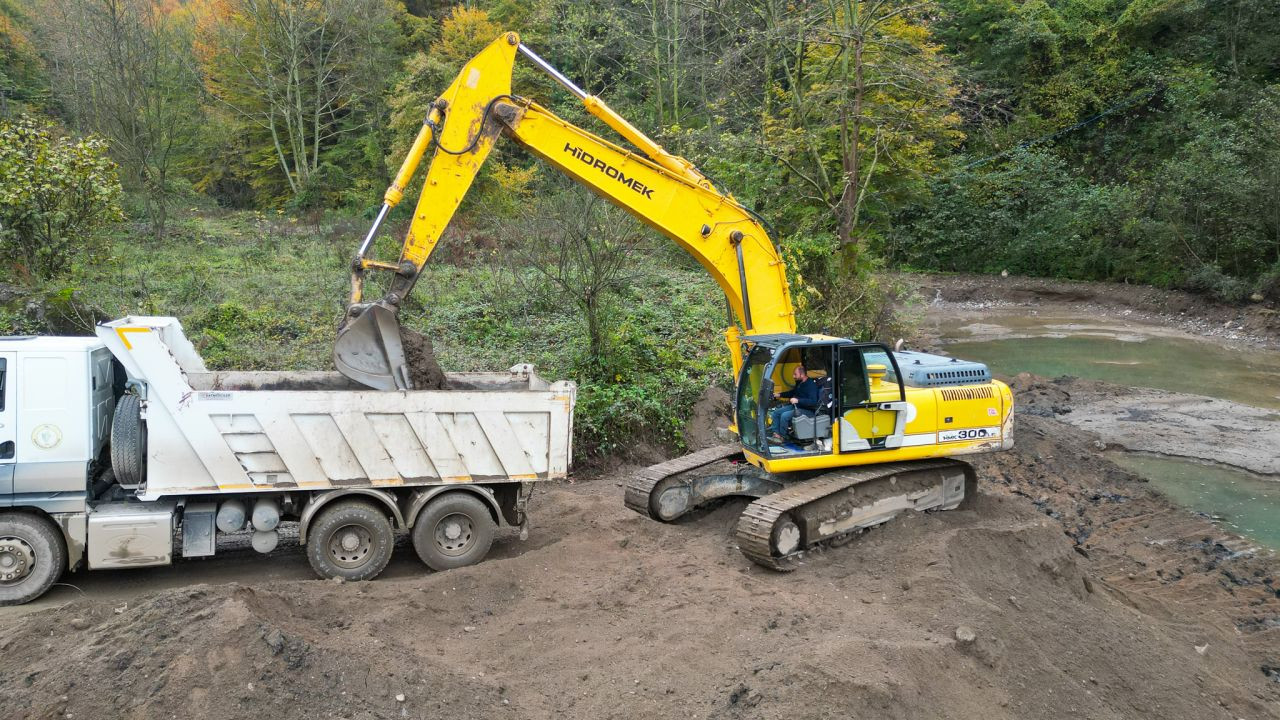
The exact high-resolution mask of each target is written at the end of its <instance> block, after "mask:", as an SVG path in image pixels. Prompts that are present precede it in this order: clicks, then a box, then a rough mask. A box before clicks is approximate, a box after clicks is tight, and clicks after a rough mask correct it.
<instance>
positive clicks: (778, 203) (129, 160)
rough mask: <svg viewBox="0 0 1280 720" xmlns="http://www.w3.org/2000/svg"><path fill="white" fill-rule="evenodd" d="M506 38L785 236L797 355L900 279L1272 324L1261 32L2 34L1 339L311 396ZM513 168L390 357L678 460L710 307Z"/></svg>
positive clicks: (425, 285) (552, 19) (700, 9)
mask: <svg viewBox="0 0 1280 720" xmlns="http://www.w3.org/2000/svg"><path fill="white" fill-rule="evenodd" d="M504 30H515V31H517V32H519V33H520V34H521V37H522V40H523V42H525V43H526V44H528V45H529V46H530V47H532V48H534V49H536V51H537V52H538V53H539V54H540V55H541V56H543V57H544V58H546V59H548V60H549V61H550V62H552V63H553V64H555V65H556V66H557V67H558V68H559V69H560V70H561V71H562V72H564V73H565V74H566V75H567V76H568V77H570V78H572V79H573V80H574V81H575V82H577V83H578V84H579V85H581V86H583V87H584V88H586V89H587V90H588V91H589V92H592V93H594V94H596V95H598V96H600V97H602V98H604V99H605V100H606V101H607V102H608V103H609V104H610V105H611V106H612V107H614V108H615V109H616V110H618V111H619V112H620V113H622V114H623V115H624V116H625V117H627V118H629V119H630V120H631V121H632V123H633V124H635V125H636V126H638V127H640V128H641V129H643V130H644V131H645V132H647V133H649V134H650V135H651V136H652V137H654V138H655V139H657V140H658V141H659V142H660V143H662V144H663V146H664V147H666V148H667V149H668V150H670V151H672V152H675V153H677V154H680V155H683V156H684V157H686V158H688V159H690V160H691V161H693V162H694V163H695V164H696V165H698V167H699V168H701V169H702V170H703V171H704V172H705V173H706V174H707V175H708V176H709V177H711V178H713V179H714V180H715V181H716V182H717V183H718V184H719V185H720V186H721V187H724V188H726V189H728V190H729V191H731V192H732V193H733V194H734V195H735V196H736V197H737V198H738V199H739V200H740V201H741V202H743V203H744V204H745V205H747V206H748V207H750V208H752V209H754V210H755V211H756V212H758V213H759V214H760V215H761V216H762V217H764V218H765V219H766V220H767V221H768V222H769V223H770V232H771V234H772V235H773V239H774V240H775V242H777V243H778V244H779V245H780V246H781V248H782V250H783V253H784V256H785V258H786V259H787V262H788V270H789V272H790V274H791V279H792V287H793V291H794V292H795V293H796V302H797V307H798V308H799V310H800V321H801V322H800V324H801V329H802V330H806V331H817V330H819V329H829V330H831V331H833V332H837V333H840V334H844V335H847V336H851V337H870V336H880V337H883V336H886V335H888V334H892V333H894V332H896V331H897V330H898V329H899V327H900V325H901V323H902V322H904V321H903V319H902V317H901V316H900V315H894V314H893V313H892V312H891V310H890V305H891V303H893V302H894V301H895V300H901V298H903V297H904V296H906V295H909V291H910V282H909V280H904V279H903V278H909V275H903V274H901V273H898V272H894V273H888V272H886V271H913V270H921V271H966V272H980V273H1000V272H1003V271H1007V272H1008V273H1013V274H1022V275H1037V276H1048V277H1058V278H1074V279H1089V280H1105V281H1115V282H1126V283H1141V284H1149V285H1154V286H1158V287H1168V288H1183V289H1188V290H1192V291H1194V292H1200V293H1204V294H1206V295H1209V296H1211V297H1212V298H1214V299H1215V300H1217V301H1220V302H1226V303H1250V302H1263V301H1268V300H1269V301H1275V300H1277V299H1280V202H1278V201H1277V197H1276V194H1277V193H1276V190H1277V187H1280V8H1277V7H1276V5H1275V3H1274V2H1273V1H1271V0H920V1H914V0H820V1H813V2H810V1H805V0H800V1H795V0H792V1H782V0H492V1H490V2H477V3H468V4H462V5H455V4H451V3H441V2H431V1H430V0H407V2H399V1H395V0H187V1H185V2H183V1H180V0H0V248H2V251H0V252H2V254H0V267H2V268H3V270H2V271H0V272H2V275H0V277H2V278H3V284H2V285H0V326H2V327H3V329H4V330H6V331H11V332H13V331H48V330H61V329H63V328H59V327H54V326H55V325H57V323H56V322H55V319H56V317H57V316H62V317H70V318H71V321H72V322H71V324H72V325H74V324H76V322H79V323H80V324H81V325H83V323H84V321H85V319H86V318H91V317H92V316H95V315H100V314H103V315H111V314H120V313H125V312H148V313H161V314H174V315H178V316H179V317H181V318H183V321H184V323H186V324H187V325H188V326H189V328H190V329H191V330H192V331H193V333H194V336H195V337H196V338H198V345H199V346H200V348H201V351H202V353H203V354H204V355H205V357H206V359H207V360H208V361H209V363H210V364H211V365H213V366H216V367H240V368H254V367H264V368H265V367H270V368H277V369H286V368H306V367H320V366H324V364H325V363H327V362H328V348H329V347H330V344H331V340H332V332H333V327H334V324H335V323H336V320H337V318H338V317H339V315H340V313H341V310H342V302H343V298H344V295H345V283H346V272H347V267H348V263H349V259H350V257H351V253H352V252H353V251H354V249H355V246H356V245H357V244H358V242H359V240H360V238H361V236H362V234H363V232H364V230H365V229H366V227H367V223H368V221H369V220H370V219H371V218H372V216H373V213H374V212H376V209H377V206H378V204H379V203H380V201H381V196H382V191H383V190H384V188H385V186H386V185H387V183H388V182H389V180H390V178H391V176H392V175H393V174H394V172H395V170H396V168H397V167H398V166H399V163H400V160H401V158H402V157H403V155H404V153H405V152H406V150H407V148H408V146H409V144H410V143H411V141H412V139H413V137H414V135H415V133H416V132H417V129H418V127H419V126H420V125H421V123H422V119H423V116H424V113H425V111H426V108H427V105H428V103H429V102H430V101H431V100H432V99H433V98H434V97H435V96H436V93H438V92H439V91H440V90H441V89H443V88H444V87H445V86H446V85H447V84H448V83H449V82H450V81H451V80H452V78H453V77H454V75H455V74H456V72H457V69H458V68H459V67H460V66H461V65H462V64H463V63H464V62H465V61H466V60H467V59H468V58H470V57H471V56H472V55H473V54H474V53H475V52H477V51H478V50H479V49H480V48H482V47H484V46H485V45H486V44H488V43H489V42H490V41H492V40H493V39H494V38H495V37H496V36H497V35H498V34H499V33H500V32H502V31H504ZM515 91H516V92H517V93H518V94H521V95H525V96H530V97H534V98H537V99H538V100H539V102H541V103H543V104H544V105H547V106H549V107H551V108H553V109H554V110H555V111H556V112H557V113H559V114H560V115H562V116H563V117H565V118H566V119H569V120H570V121H572V122H575V123H579V124H581V125H583V126H584V127H587V128H589V129H591V130H593V131H595V132H601V133H605V132H607V129H605V128H603V126H602V125H600V124H599V123H597V122H596V121H595V120H594V119H592V118H590V116H588V115H587V114H586V113H585V111H584V110H583V109H582V107H581V105H579V104H578V103H577V102H576V101H575V100H574V98H573V97H572V96H571V95H569V94H568V93H567V92H565V91H564V90H562V89H560V88H559V86H557V85H555V84H553V83H552V82H550V81H549V80H548V79H547V78H546V77H545V76H543V75H541V74H539V73H537V72H536V71H535V70H534V69H533V68H531V67H529V66H528V65H527V64H526V65H523V66H520V67H518V69H517V75H516V88H515ZM499 148H500V149H499V151H498V152H497V153H495V155H494V158H493V159H491V161H490V162H489V163H488V164H487V165H486V166H485V168H484V170H483V172H482V175H481V178H480V180H479V182H478V183H477V185H476V186H475V188H474V189H473V190H472V192H471V194H470V195H469V196H468V198H467V200H466V202H465V203H464V205H463V209H462V212H461V214H460V216H459V217H458V218H456V219H455V222H454V224H453V226H452V227H451V229H450V232H449V234H448V235H447V236H446V238H445V240H444V242H442V244H441V247H440V249H439V250H437V253H436V255H435V256H434V257H433V263H432V266H431V267H430V269H429V271H428V272H427V273H426V274H424V278H423V281H422V282H421V283H420V284H419V288H418V290H417V292H416V294H415V297H414V298H413V300H412V303H411V305H410V306H409V307H407V308H406V318H405V320H406V324H408V325H410V326H413V327H417V328H418V329H422V330H425V331H427V332H428V333H429V334H431V336H432V337H433V338H436V339H437V340H436V342H437V345H438V348H439V350H440V352H441V358H442V361H443V362H444V363H445V365H446V368H447V369H456V370H468V369H481V368H483V369H493V368H495V367H499V368H501V367H505V365H504V363H506V364H509V363H510V361H511V359H512V358H518V359H519V360H520V361H524V360H530V361H534V362H537V363H538V364H539V365H540V366H542V367H544V368H545V369H547V370H549V371H550V373H551V374H553V375H554V374H557V373H559V374H561V375H564V376H571V377H574V378H575V379H578V380H579V381H580V382H581V383H582V385H583V393H582V401H581V403H582V404H581V406H580V427H579V431H578V432H579V435H580V436H581V437H580V440H581V443H580V444H581V451H582V452H584V453H588V454H590V453H594V452H605V451H609V450H612V449H615V448H618V447H621V446H624V445H626V444H628V443H631V442H633V441H635V440H636V439H638V438H639V439H647V440H652V441H655V442H659V443H669V444H677V445H678V444H679V442H680V440H679V427H680V418H681V417H682V413H683V411H684V410H685V409H686V408H687V407H688V406H689V405H690V404H691V403H692V401H693V399H694V398H696V397H697V395H698V394H699V393H700V392H701V390H702V389H704V388H705V387H706V386H707V385H710V384H717V383H724V382H725V381H726V377H725V370H724V368H725V367H726V366H727V356H726V355H725V351H724V349H723V343H722V341H721V340H720V334H719V329H718V328H720V327H723V324H724V312H725V308H724V304H723V300H722V299H721V298H720V297H719V295H718V291H717V289H716V288H715V287H714V286H713V285H712V284H711V283H710V282H709V281H708V280H706V278H705V277H703V275H702V274H701V273H700V271H699V270H698V268H697V266H696V265H695V264H694V263H692V262H691V261H689V260H688V259H687V258H684V257H683V256H682V255H681V254H680V253H679V251H678V250H677V249H676V248H674V247H673V246H671V245H670V244H669V243H666V242H665V241H662V240H661V239H659V238H656V237H654V236H653V234H652V233H651V232H650V231H648V230H646V229H644V228H643V227H642V226H641V225H639V224H638V223H636V222H633V221H630V220H628V219H625V216H623V217H621V218H620V217H619V213H618V212H617V211H615V210H613V209H612V208H609V207H607V206H604V205H603V204H602V203H600V202H599V201H596V200H595V199H593V197H591V196H590V195H589V194H587V193H585V192H584V191H582V190H580V189H578V188H576V187H574V186H573V185H571V184H570V183H568V182H566V181H565V180H563V179H562V178H560V177H558V176H557V175H556V174H555V173H554V172H553V171H551V170H550V169H549V168H546V167H544V166H542V165H540V164H539V162H538V161H537V160H536V159H534V158H533V157H531V156H529V155H526V154H524V153H522V152H521V151H520V150H518V149H517V148H515V147H513V146H512V145H510V144H508V145H505V146H503V145H500V146H499ZM413 201H414V198H412V197H410V198H408V199H407V200H406V202H405V203H403V204H402V206H401V207H400V208H398V209H397V211H396V213H395V214H394V215H393V216H392V222H391V223H390V224H389V225H388V226H386V232H384V234H383V236H382V237H381V238H380V239H379V242H378V246H377V247H378V248H379V251H380V253H381V254H382V255H383V256H384V257H386V256H390V257H394V256H395V254H396V249H397V248H398V246H399V242H400V241H399V237H400V234H401V233H402V232H403V230H404V228H405V226H406V225H407V218H408V217H409V213H410V212H411V209H412V206H413ZM32 297H36V298H38V299H39V302H33V301H32V300H31V298H32ZM50 308H52V309H53V310H50ZM59 308H60V310H58V309H59Z"/></svg>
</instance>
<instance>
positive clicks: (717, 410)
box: [684, 385, 733, 450]
mask: <svg viewBox="0 0 1280 720" xmlns="http://www.w3.org/2000/svg"><path fill="white" fill-rule="evenodd" d="M732 417H733V399H732V398H731V397H729V393H727V392H725V391H724V390H723V389H722V388H719V387H716V386H714V385H713V386H711V387H709V388H707V389H706V390H704V391H703V392H702V395H701V396H700V397H699V398H698V401H697V402H695V403H694V404H693V410H692V412H691V413H690V414H689V421H688V423H687V424H686V425H685V428H684V444H685V445H686V446H687V447H688V448H689V450H701V449H703V448H708V447H711V446H712V445H719V444H721V443H724V442H725V437H724V432H725V431H726V430H727V429H728V427H729V424H730V418H732Z"/></svg>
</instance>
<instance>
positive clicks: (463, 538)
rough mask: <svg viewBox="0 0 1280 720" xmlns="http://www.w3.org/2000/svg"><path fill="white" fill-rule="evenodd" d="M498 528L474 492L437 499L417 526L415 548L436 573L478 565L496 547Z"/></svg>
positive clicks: (458, 493)
mask: <svg viewBox="0 0 1280 720" xmlns="http://www.w3.org/2000/svg"><path fill="white" fill-rule="evenodd" d="M496 531H497V525H496V524H495V523H494V522H493V516H492V515H490V514H489V508H488V507H487V506H486V505H485V504H484V502H482V501H481V500H480V498H478V497H476V496H474V495H471V494H470V493H461V492H450V493H445V494H444V495H440V496H439V497H436V498H435V499H434V500H432V501H431V502H429V503H427V506H426V507H425V508H423V509H422V512H420V513H418V519H417V521H416V522H414V524H413V549H414V550H416V551H417V552H418V557H420V558H422V562H424V563H426V564H427V567H429V568H431V569H432V570H451V569H453V568H459V567H464V566H466V565H474V564H476V563H478V562H480V561H481V560H483V559H484V556H485V555H487V554H488V553H489V546H491V545H493V536H494V533H495V532H496Z"/></svg>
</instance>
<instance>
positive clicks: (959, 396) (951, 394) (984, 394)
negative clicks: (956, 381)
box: [940, 387, 995, 401]
mask: <svg viewBox="0 0 1280 720" xmlns="http://www.w3.org/2000/svg"><path fill="white" fill-rule="evenodd" d="M940 392H941V393H942V399H943V400H947V401H955V400H978V399H982V398H992V397H995V393H994V392H992V390H991V388H990V387H966V388H945V389H943V390H941V391H940Z"/></svg>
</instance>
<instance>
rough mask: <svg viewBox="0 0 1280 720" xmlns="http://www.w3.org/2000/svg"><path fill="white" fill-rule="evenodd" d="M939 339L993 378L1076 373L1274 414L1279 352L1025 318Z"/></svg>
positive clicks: (1279, 390)
mask: <svg viewBox="0 0 1280 720" xmlns="http://www.w3.org/2000/svg"><path fill="white" fill-rule="evenodd" d="M1002 330H1003V332H1002ZM971 338H978V339H971ZM942 339H943V341H944V342H946V349H947V352H948V353H950V354H951V355H953V356H955V357H959V358H964V359H966V360H976V361H978V362H983V363H986V364H987V366H988V367H990V368H991V371H992V372H994V373H996V374H997V375H1005V376H1011V375H1016V374H1017V373H1020V372H1030V373H1034V374H1036V375H1043V376H1045V377H1057V376H1059V375H1075V376H1077V377H1082V378H1089V379H1091V380H1102V381H1104V382H1109V383H1115V384H1117V385H1128V386H1133V387H1147V388H1155V389H1157V390H1171V391H1174V392H1182V393H1190V394H1193V395H1205V396H1208V397H1215V398H1222V399H1224V400H1231V401H1234V402H1238V403H1244V404H1246V405H1253V406H1254V407H1264V408H1271V409H1277V410H1280V353H1277V352H1273V351H1267V350H1243V349H1237V348H1233V347H1227V346H1224V345H1221V344H1219V343H1216V342H1213V341H1212V340H1195V339H1191V338H1186V337H1176V336H1172V335H1169V334H1168V333H1162V332H1161V331H1160V329H1159V328H1154V327H1143V326H1140V325H1135V324H1117V325H1114V326H1107V325H1105V324H1099V323H1098V322H1097V321H1092V322H1086V321H1078V320H1077V321H1074V322H1073V321H1072V320H1071V319H1064V318H1036V317H1034V316H1025V315H1024V316H1019V317H1012V318H1004V317H997V318H988V319H984V320H983V321H982V322H981V323H970V324H967V325H960V326H958V327H954V328H947V329H944V331H943V335H942Z"/></svg>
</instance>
